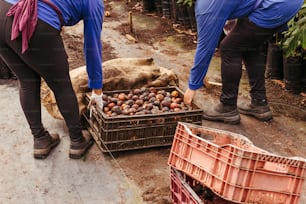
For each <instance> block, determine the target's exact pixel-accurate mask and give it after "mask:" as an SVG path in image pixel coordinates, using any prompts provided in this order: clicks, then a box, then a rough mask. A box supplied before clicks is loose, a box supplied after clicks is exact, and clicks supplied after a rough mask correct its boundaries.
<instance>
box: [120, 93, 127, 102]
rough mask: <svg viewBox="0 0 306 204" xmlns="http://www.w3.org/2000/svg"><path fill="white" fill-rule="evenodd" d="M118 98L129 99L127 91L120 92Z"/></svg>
mask: <svg viewBox="0 0 306 204" xmlns="http://www.w3.org/2000/svg"><path fill="white" fill-rule="evenodd" d="M118 99H119V100H120V101H125V100H126V99H127V95H126V94H125V93H120V94H119V95H118Z"/></svg>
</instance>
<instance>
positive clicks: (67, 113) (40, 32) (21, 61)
mask: <svg viewBox="0 0 306 204" xmlns="http://www.w3.org/2000/svg"><path fill="white" fill-rule="evenodd" d="M10 7H11V5H10V4H8V3H6V2H4V1H3V0H0V57H1V59H2V60H3V61H4V62H5V63H6V64H7V65H8V67H9V68H10V69H12V70H13V72H14V73H15V74H16V76H17V78H18V81H19V85H20V89H19V95H20V103H21V106H22V109H23V112H24V114H25V117H26V119H27V122H28V124H29V126H30V129H31V132H32V134H33V136H34V137H41V136H43V135H44V132H45V129H44V126H43V124H42V121H41V99H40V86H41V78H43V79H44V80H45V81H46V83H47V84H48V86H49V87H50V89H51V90H52V91H53V93H54V95H55V98H56V102H57V105H58V108H59V110H60V112H61V114H62V115H63V117H64V120H65V122H66V125H67V126H68V130H69V135H70V138H71V140H79V139H80V138H81V135H82V133H81V123H80V116H79V106H78V102H77V98H76V95H75V92H74V90H73V88H72V84H71V80H70V76H69V66H68V61H67V54H66V51H65V49H64V44H63V41H62V38H61V36H60V31H58V30H56V29H54V28H53V27H51V26H49V25H48V24H46V23H44V22H42V21H40V20H39V21H38V24H37V27H36V30H35V32H34V34H33V36H32V38H31V40H30V42H29V49H28V50H27V51H26V52H25V53H24V54H21V37H19V38H18V39H16V40H14V41H11V39H10V37H11V26H12V22H13V18H12V17H6V13H7V11H8V9H9V8H10Z"/></svg>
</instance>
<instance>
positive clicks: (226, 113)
mask: <svg viewBox="0 0 306 204" xmlns="http://www.w3.org/2000/svg"><path fill="white" fill-rule="evenodd" d="M203 118H204V119H206V120H212V121H222V122H224V123H228V124H233V125H235V124H239V123H240V115H239V112H238V110H237V107H236V106H231V105H224V104H223V103H220V104H218V105H216V106H215V107H214V108H213V109H211V110H208V111H205V112H204V114H203Z"/></svg>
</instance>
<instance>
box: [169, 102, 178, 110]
mask: <svg viewBox="0 0 306 204" xmlns="http://www.w3.org/2000/svg"><path fill="white" fill-rule="evenodd" d="M170 108H171V109H175V108H178V104H177V103H175V102H173V103H171V104H170Z"/></svg>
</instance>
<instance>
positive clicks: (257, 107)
mask: <svg viewBox="0 0 306 204" xmlns="http://www.w3.org/2000/svg"><path fill="white" fill-rule="evenodd" d="M238 109H239V112H240V113H241V114H245V115H250V116H253V117H255V118H257V119H258V120H261V121H269V120H271V119H272V112H271V110H270V108H269V106H268V104H267V102H266V100H262V101H260V102H259V101H256V100H252V102H251V103H242V104H239V105H238Z"/></svg>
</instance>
